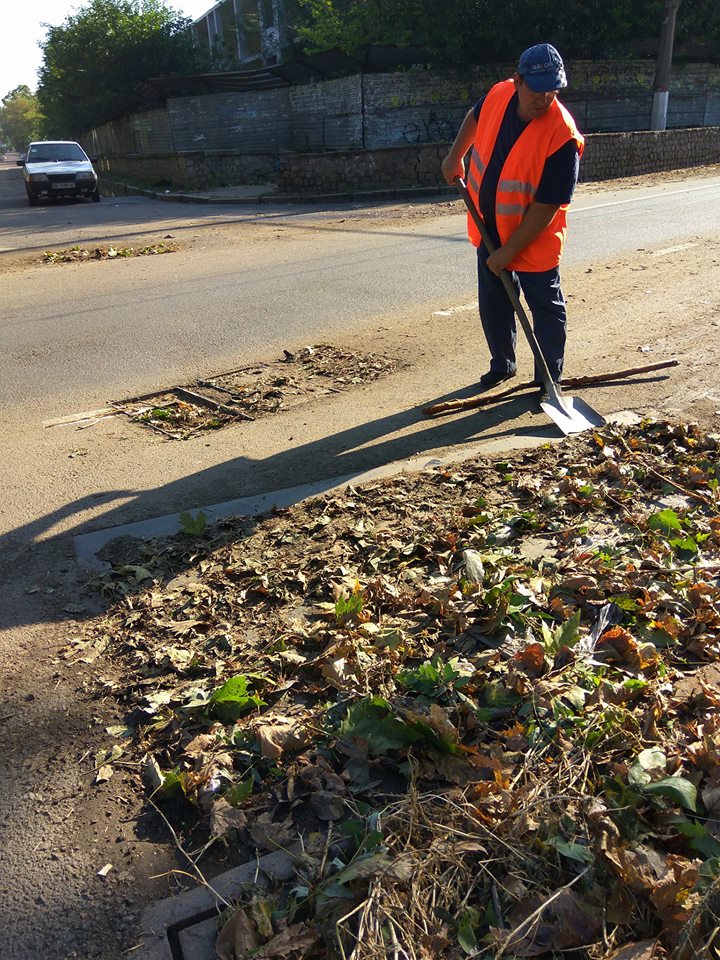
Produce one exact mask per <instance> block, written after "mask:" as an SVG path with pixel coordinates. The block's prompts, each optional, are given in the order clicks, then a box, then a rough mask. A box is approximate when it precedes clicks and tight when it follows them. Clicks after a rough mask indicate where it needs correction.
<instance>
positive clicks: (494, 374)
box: [480, 370, 516, 390]
mask: <svg viewBox="0 0 720 960" xmlns="http://www.w3.org/2000/svg"><path fill="white" fill-rule="evenodd" d="M515 375H516V374H515V371H514V370H513V371H512V372H510V373H508V372H507V371H506V372H504V373H499V372H498V371H497V370H488V372H487V373H484V374H483V375H482V376H481V377H480V386H481V387H484V388H485V389H486V390H487V389H488V387H496V386H497V385H498V384H499V383H504V382H505V380H511V379H512V378H513V377H514V376H515Z"/></svg>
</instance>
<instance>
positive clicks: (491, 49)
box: [298, 0, 720, 66]
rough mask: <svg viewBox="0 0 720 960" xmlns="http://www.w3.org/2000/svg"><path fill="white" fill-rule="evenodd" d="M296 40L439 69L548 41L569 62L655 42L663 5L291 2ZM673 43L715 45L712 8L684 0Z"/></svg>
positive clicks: (717, 27) (506, 55) (488, 0)
mask: <svg viewBox="0 0 720 960" xmlns="http://www.w3.org/2000/svg"><path fill="white" fill-rule="evenodd" d="M299 2H300V4H301V7H302V10H303V14H304V22H303V23H302V25H301V26H300V28H299V31H298V35H299V39H300V42H301V43H302V45H303V47H304V49H305V50H307V51H308V52H315V51H317V50H325V49H329V48H332V47H338V48H340V49H341V50H343V51H345V52H346V53H348V54H354V53H357V52H358V51H361V50H362V48H363V47H364V46H365V45H366V44H392V45H395V46H408V45H417V46H420V47H423V48H424V49H426V50H428V51H429V52H430V53H431V54H432V55H433V56H434V57H435V58H436V59H437V60H438V62H440V63H442V64H444V65H449V66H452V65H462V64H481V63H486V62H497V61H505V60H509V61H513V60H514V59H515V58H516V57H517V55H518V53H519V52H520V51H521V50H523V49H524V48H525V47H527V46H530V45H531V44H533V43H538V42H539V41H541V40H549V41H550V42H552V43H554V44H555V45H556V46H557V47H558V48H559V49H560V50H561V52H562V54H563V56H565V57H566V58H572V59H596V58H602V57H616V56H622V55H624V54H626V53H628V52H629V51H631V50H632V49H633V45H634V44H637V43H638V42H640V41H650V42H651V43H652V42H654V41H656V40H657V38H658V36H659V33H660V22H661V18H662V13H663V10H664V6H665V3H664V0H563V2H562V3H558V2H557V0H503V2H502V3H498V2H497V0H299ZM677 30H678V38H679V39H682V38H690V37H692V38H693V39H694V40H696V41H698V40H700V41H702V40H703V39H705V40H706V41H708V42H710V41H712V40H714V41H715V44H716V45H717V42H718V38H719V37H720V4H718V2H717V0H686V2H684V3H681V6H680V10H679V13H678V23H677Z"/></svg>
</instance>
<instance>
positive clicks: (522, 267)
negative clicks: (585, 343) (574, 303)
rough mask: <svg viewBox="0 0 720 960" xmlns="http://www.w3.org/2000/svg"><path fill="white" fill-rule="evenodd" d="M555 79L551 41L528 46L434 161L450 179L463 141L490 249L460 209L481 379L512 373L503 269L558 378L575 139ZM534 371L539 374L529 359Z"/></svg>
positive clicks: (489, 382) (556, 60) (561, 70)
mask: <svg viewBox="0 0 720 960" xmlns="http://www.w3.org/2000/svg"><path fill="white" fill-rule="evenodd" d="M565 86H567V80H566V77H565V67H564V65H563V61H562V58H561V57H560V54H559V53H558V51H557V50H556V49H555V47H553V46H552V45H551V44H549V43H539V44H536V45H535V46H533V47H529V48H528V49H527V50H525V52H524V53H523V54H522V56H521V57H520V60H519V61H518V66H517V70H516V72H515V73H514V75H513V76H512V78H511V79H509V80H503V81H502V82H500V83H497V84H495V86H493V87H492V88H491V89H490V90H489V91H488V93H487V94H486V96H484V97H483V98H482V99H481V100H479V101H478V102H477V103H476V104H475V106H474V107H473V108H472V109H471V110H470V111H469V112H468V114H467V116H466V117H465V119H464V121H463V123H462V126H461V127H460V130H459V131H458V134H457V137H456V138H455V142H454V143H453V145H452V147H451V148H450V152H449V153H448V155H447V157H446V158H445V160H444V161H443V163H442V173H443V177H444V178H445V180H446V182H447V183H449V184H451V185H452V184H453V183H454V181H455V179H456V178H457V177H465V168H464V163H463V160H464V158H465V155H466V154H467V152H468V150H470V148H471V147H472V153H471V155H470V162H469V166H468V170H467V188H468V192H469V193H470V196H471V197H472V199H473V201H474V203H475V205H476V207H477V208H478V209H479V210H480V213H481V216H482V218H483V220H484V222H485V224H486V226H487V228H488V231H489V234H490V237H491V238H492V239H493V242H494V244H495V246H496V248H497V249H496V250H495V252H494V253H492V254H488V250H487V248H486V247H485V245H484V244H483V243H482V240H481V237H480V233H479V231H478V229H477V227H476V225H475V224H474V222H473V220H472V218H471V217H469V216H468V234H469V237H470V240H471V242H472V243H473V244H474V245H475V246H476V247H477V258H478V300H479V305H480V319H481V321H482V325H483V331H484V333H485V339H486V340H487V344H488V348H489V350H490V358H491V359H490V369H489V370H488V372H487V373H485V374H483V375H482V377H481V378H480V385H481V386H482V387H484V388H488V387H493V386H495V385H496V384H498V383H502V381H503V380H509V379H510V378H511V377H514V376H515V373H516V359H515V345H516V340H517V333H516V328H515V314H514V311H513V307H512V305H511V303H510V301H509V299H508V296H507V293H506V292H505V289H504V287H503V285H502V282H501V280H500V273H501V271H502V270H503V269H507V270H508V271H510V276H511V278H512V281H513V284H514V286H515V288H516V290H518V292H519V290H520V289H522V292H523V293H524V295H525V299H526V301H527V304H528V306H529V307H530V311H531V313H532V316H533V325H534V328H535V334H536V336H537V339H538V342H539V344H540V348H541V350H542V352H543V354H544V356H545V359H546V361H547V365H548V369H549V371H550V376H551V377H552V379H553V380H554V381H555V383H557V384H559V383H560V381H561V379H562V369H563V360H564V355H565V339H566V325H567V323H566V310H565V298H564V296H563V292H562V289H561V286H560V271H559V264H560V258H561V256H562V250H563V244H564V240H565V231H566V222H567V209H568V206H569V204H570V201H571V199H572V196H573V192H574V190H575V185H576V183H577V178H578V168H579V163H580V157H581V156H582V151H583V147H584V144H585V140H584V138H583V136H582V134H580V133H579V132H578V129H577V127H576V125H575V121H574V120H573V118H572V116H571V115H570V113H569V112H568V111H567V110H566V109H565V107H564V106H563V105H562V104H561V103H560V102H559V101H558V99H557V93H558V90H560V89H562V88H563V87H565ZM535 379H536V381H537V382H538V383H541V382H542V377H541V375H540V373H539V371H538V370H537V367H536V369H535Z"/></svg>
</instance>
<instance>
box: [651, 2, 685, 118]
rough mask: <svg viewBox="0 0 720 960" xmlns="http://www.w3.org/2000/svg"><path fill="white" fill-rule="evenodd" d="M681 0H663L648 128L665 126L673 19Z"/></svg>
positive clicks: (673, 29) (673, 34)
mask: <svg viewBox="0 0 720 960" xmlns="http://www.w3.org/2000/svg"><path fill="white" fill-rule="evenodd" d="M681 2H682V0H665V11H664V13H663V19H662V26H661V28H660V43H659V47H658V55H657V66H656V68H655V86H654V87H653V101H652V113H651V115H650V129H651V130H664V129H665V127H666V126H667V108H668V99H669V97H670V71H671V68H672V55H673V43H674V42H675V20H676V19H677V12H678V7H679V6H680V4H681Z"/></svg>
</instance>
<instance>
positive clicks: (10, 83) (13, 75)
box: [0, 0, 215, 100]
mask: <svg viewBox="0 0 720 960" xmlns="http://www.w3.org/2000/svg"><path fill="white" fill-rule="evenodd" d="M214 3H215V0H166V4H165V5H166V6H167V7H169V8H170V9H172V10H175V11H177V13H179V14H181V15H182V16H184V17H190V18H191V19H193V20H194V19H196V18H197V17H199V16H201V14H203V13H205V12H206V11H207V10H209V9H210V8H211V7H212V6H213V5H214ZM86 6H87V3H85V2H83V0H19V2H14V0H11V13H9V16H8V14H7V13H6V18H5V23H4V25H3V28H2V30H0V100H2V98H3V97H4V96H6V94H8V93H9V92H10V91H11V90H14V89H15V87H17V86H19V85H20V84H21V83H24V84H26V85H27V86H28V87H30V89H31V90H33V91H35V90H36V89H37V84H38V78H37V72H38V70H39V68H40V64H41V62H42V51H41V50H40V47H39V46H38V44H39V43H42V42H44V41H45V36H46V34H45V30H44V29H43V27H42V24H43V23H47V24H50V25H51V26H53V27H57V26H59V25H60V24H61V23H64V22H65V21H66V20H67V18H68V17H70V16H72V15H73V14H76V13H78V11H80V10H82V9H83V8H84V7H86Z"/></svg>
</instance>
